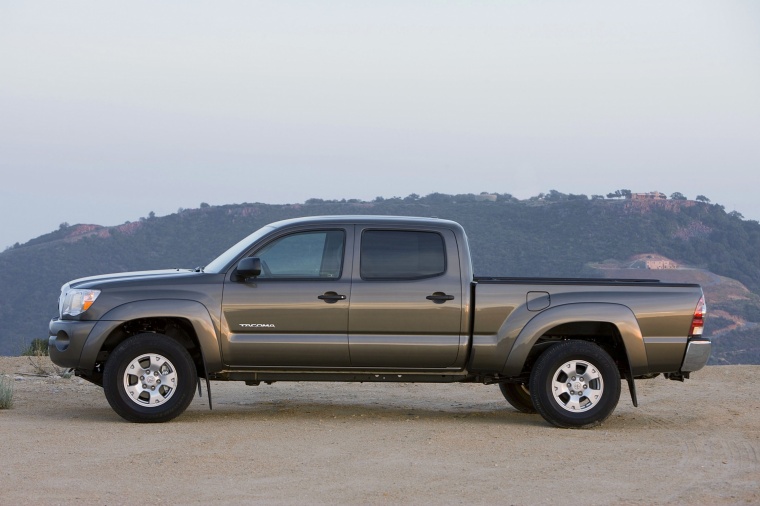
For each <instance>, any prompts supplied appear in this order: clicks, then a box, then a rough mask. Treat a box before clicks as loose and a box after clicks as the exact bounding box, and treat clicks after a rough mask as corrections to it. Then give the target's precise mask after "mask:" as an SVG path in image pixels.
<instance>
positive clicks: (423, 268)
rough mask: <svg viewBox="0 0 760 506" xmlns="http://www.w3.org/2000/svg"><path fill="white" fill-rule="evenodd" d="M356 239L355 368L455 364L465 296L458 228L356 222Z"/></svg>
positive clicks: (352, 347) (353, 298)
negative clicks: (411, 226) (378, 226)
mask: <svg viewBox="0 0 760 506" xmlns="http://www.w3.org/2000/svg"><path fill="white" fill-rule="evenodd" d="M355 241H356V243H357V245H356V246H355V255H354V256H355V260H354V264H355V265H356V267H355V269H354V276H353V286H352V288H351V305H350V309H349V329H348V332H349V349H350V352H351V365H352V366H354V367H368V368H445V367H451V366H453V365H454V363H455V362H456V359H457V356H458V354H459V349H460V328H461V318H462V301H463V297H462V282H461V279H460V269H459V255H458V251H457V245H456V238H455V236H454V233H453V232H452V231H450V230H446V229H434V228H431V229H424V228H423V229H401V228H396V229H394V228H377V227H373V226H370V225H367V226H359V225H357V227H356V238H355ZM357 262H358V265H357Z"/></svg>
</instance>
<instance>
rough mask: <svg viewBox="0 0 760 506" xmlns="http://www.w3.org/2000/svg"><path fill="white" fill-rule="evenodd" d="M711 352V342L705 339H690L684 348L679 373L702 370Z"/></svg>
mask: <svg viewBox="0 0 760 506" xmlns="http://www.w3.org/2000/svg"><path fill="white" fill-rule="evenodd" d="M711 352H712V342H710V340H709V339H707V338H705V337H699V338H692V339H690V340H689V344H688V345H687V346H686V355H684V358H683V364H681V372H693V371H698V370H700V369H702V368H703V367H704V366H705V364H707V360H708V359H709V358H710V353H711Z"/></svg>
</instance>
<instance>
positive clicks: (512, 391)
mask: <svg viewBox="0 0 760 506" xmlns="http://www.w3.org/2000/svg"><path fill="white" fill-rule="evenodd" d="M523 386H524V387H525V388H528V385H527V384H522V383H501V384H499V389H500V390H501V394H502V395H503V396H504V398H505V399H506V400H507V402H508V403H509V405H510V406H512V407H513V408H515V409H516V410H517V411H519V412H521V413H528V414H532V413H535V412H536V408H535V407H534V406H533V399H532V398H531V396H530V392H526V391H525V390H524V389H523Z"/></svg>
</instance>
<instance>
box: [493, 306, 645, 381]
mask: <svg viewBox="0 0 760 506" xmlns="http://www.w3.org/2000/svg"><path fill="white" fill-rule="evenodd" d="M567 338H570V339H579V340H586V341H593V342H596V344H598V345H599V346H601V347H602V348H604V349H605V350H606V351H607V352H608V353H609V354H610V355H611V356H612V357H613V358H614V359H615V360H617V361H619V362H620V364H621V366H622V367H625V368H627V369H628V371H627V372H629V373H630V374H632V375H633V376H637V375H641V374H646V372H647V356H646V349H645V347H644V339H643V337H642V335H641V329H640V328H639V325H638V321H637V320H636V317H635V316H634V314H633V312H632V311H631V310H630V308H628V307H627V306H623V305H621V304H608V303H575V304H564V305H561V306H555V307H552V308H549V309H547V310H545V311H542V312H541V313H539V314H538V315H536V316H535V317H534V318H532V319H531V320H530V321H529V322H528V323H527V324H526V325H525V327H523V329H522V330H521V331H520V333H519V335H518V336H517V338H516V339H515V342H514V344H513V345H512V349H511V350H510V353H509V355H508V357H507V360H506V362H505V364H504V368H503V371H502V374H504V375H505V376H509V377H516V376H520V375H521V374H522V373H524V372H525V369H526V367H529V366H530V364H531V363H532V361H535V359H536V358H537V357H538V356H539V355H540V354H541V353H542V352H543V351H545V349H547V348H548V346H549V345H551V344H552V343H553V342H556V341H558V340H560V339H567Z"/></svg>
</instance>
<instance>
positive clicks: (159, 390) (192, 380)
mask: <svg viewBox="0 0 760 506" xmlns="http://www.w3.org/2000/svg"><path fill="white" fill-rule="evenodd" d="M197 381H198V376H197V372H196V370H195V364H194V363H193V359H192V358H191V357H190V354H189V353H188V352H187V350H186V349H185V348H184V347H183V346H182V345H181V344H179V343H178V342H177V341H175V340H173V339H171V338H170V337H167V336H164V335H162V334H139V335H136V336H134V337H130V338H129V339H127V340H126V341H123V342H122V343H121V344H119V345H118V346H117V347H116V348H115V349H114V350H113V352H112V353H111V354H110V356H109V357H108V360H107V361H106V365H105V370H104V371H103V390H104V392H105V395H106V399H107V400H108V403H109V404H110V405H111V407H112V408H113V410H114V411H116V413H118V414H119V416H121V417H122V418H124V419H125V420H128V421H130V422H140V423H146V422H166V421H169V420H171V419H173V418H175V417H177V416H179V415H180V414H182V412H183V411H185V409H186V408H187V407H188V406H189V405H190V402H192V400H193V396H194V395H195V384H196V382H197Z"/></svg>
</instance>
